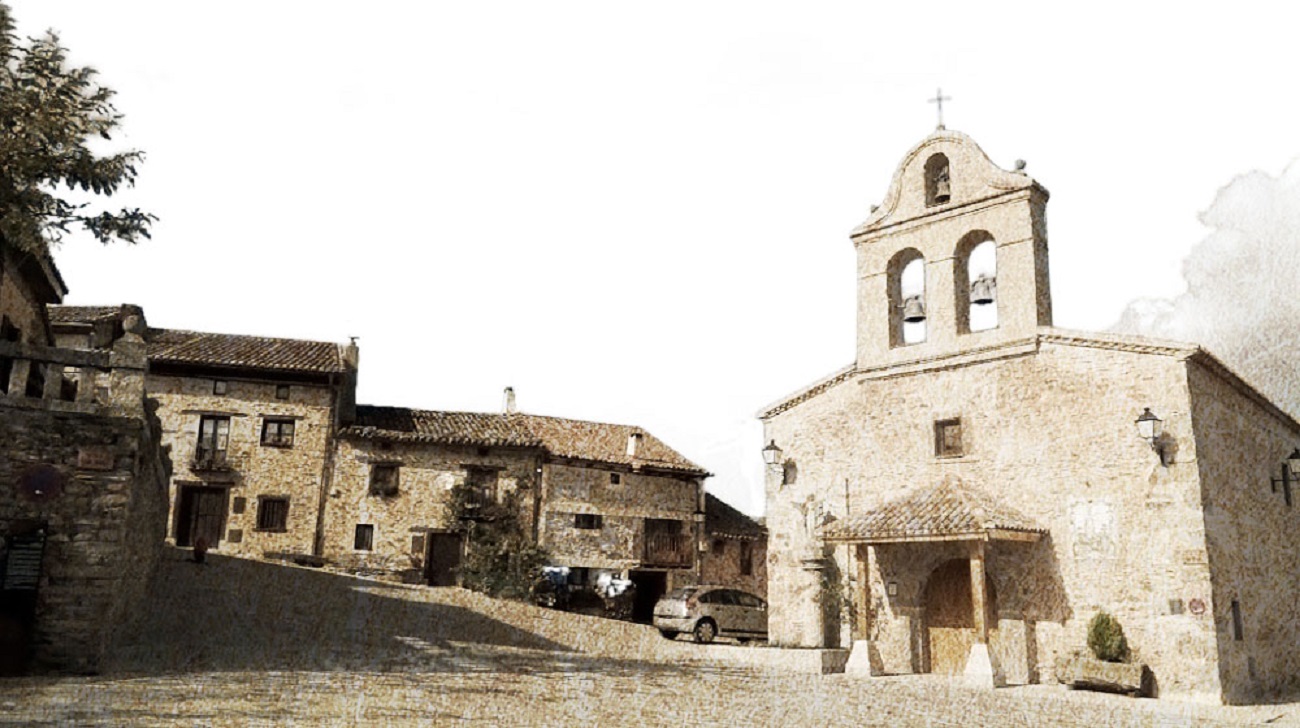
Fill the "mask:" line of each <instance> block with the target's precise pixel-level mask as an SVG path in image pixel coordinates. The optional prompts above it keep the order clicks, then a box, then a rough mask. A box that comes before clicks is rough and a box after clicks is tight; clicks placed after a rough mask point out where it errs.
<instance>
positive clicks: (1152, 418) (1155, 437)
mask: <svg viewBox="0 0 1300 728" xmlns="http://www.w3.org/2000/svg"><path fill="white" fill-rule="evenodd" d="M1133 424H1135V425H1137V430H1138V437H1140V438H1142V439H1143V440H1146V441H1147V442H1149V443H1151V449H1152V450H1155V451H1156V454H1158V455H1159V456H1160V464H1161V465H1168V464H1169V463H1167V462H1165V448H1164V445H1163V444H1162V441H1161V439H1160V436H1161V435H1163V434H1164V427H1163V425H1164V422H1162V421H1161V420H1160V418H1159V417H1156V415H1155V413H1154V412H1152V411H1151V408H1150V407H1143V408H1142V414H1140V415H1138V418H1137V420H1135V421H1134V422H1133Z"/></svg>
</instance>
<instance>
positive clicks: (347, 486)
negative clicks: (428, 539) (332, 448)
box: [323, 437, 540, 580]
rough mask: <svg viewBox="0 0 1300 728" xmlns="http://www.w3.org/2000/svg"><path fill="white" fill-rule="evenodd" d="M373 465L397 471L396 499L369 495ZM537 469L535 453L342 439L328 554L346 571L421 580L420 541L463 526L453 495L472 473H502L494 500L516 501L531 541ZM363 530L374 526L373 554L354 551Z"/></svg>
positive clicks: (328, 509)
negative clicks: (359, 528) (476, 470)
mask: <svg viewBox="0 0 1300 728" xmlns="http://www.w3.org/2000/svg"><path fill="white" fill-rule="evenodd" d="M376 463H386V464H396V465H398V466H399V470H398V474H399V475H398V477H399V483H398V490H397V493H396V494H395V495H372V494H371V493H370V473H371V469H372V467H373V465H374V464H376ZM539 465H540V452H538V451H536V450H525V449H516V448H496V447H493V448H486V447H485V448H479V447H468V446H449V445H437V444H430V443H404V442H391V441H385V440H373V439H366V438H360V437H342V438H339V439H338V445H337V451H336V454H335V457H334V473H333V477H332V478H331V486H330V492H329V497H328V499H327V501H326V506H325V544H324V554H323V555H324V557H325V558H326V560H328V561H330V562H331V563H335V564H339V565H341V566H343V567H345V568H351V569H364V570H367V571H375V572H386V573H389V574H395V575H402V576H403V577H405V578H407V579H408V580H418V578H419V575H420V573H421V570H422V569H423V567H424V558H425V554H424V537H423V534H425V533H427V532H429V531H435V532H450V531H456V530H458V529H459V528H460V526H461V524H459V523H457V522H456V521H455V520H454V519H453V517H452V514H451V512H450V509H449V508H448V495H449V493H450V491H451V489H452V488H453V487H455V486H457V485H459V484H462V483H464V482H465V479H466V477H467V473H468V471H467V468H485V469H490V470H495V471H497V481H496V486H497V487H496V496H497V497H498V498H501V499H504V498H507V497H509V496H511V495H512V494H513V495H516V496H517V502H519V504H520V509H521V510H520V521H521V523H522V524H523V527H524V529H525V530H526V531H527V532H528V533H529V534H530V535H531V532H532V521H533V509H534V507H535V505H534V497H533V496H534V494H535V493H536V488H535V483H536V481H537V476H536V472H537V469H538V467H539ZM358 524H370V525H373V526H374V540H373V548H372V549H371V550H369V551H359V550H357V549H355V548H353V547H354V546H355V535H356V527H357V525H358Z"/></svg>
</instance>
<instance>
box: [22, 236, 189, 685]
mask: <svg viewBox="0 0 1300 728" xmlns="http://www.w3.org/2000/svg"><path fill="white" fill-rule="evenodd" d="M64 292H65V287H64V284H63V281H62V279H61V278H60V276H59V274H58V270H57V269H56V268H55V267H54V263H53V261H52V260H50V258H49V257H48V256H44V255H30V254H26V253H19V252H17V251H15V250H13V249H11V248H10V247H9V246H7V245H5V244H4V243H3V242H2V241H0V334H2V335H0V443H2V445H0V674H12V673H16V672H22V671H24V670H26V669H29V667H31V666H35V667H37V668H38V669H61V670H67V671H74V672H96V671H98V670H99V669H101V667H102V666H103V664H104V662H105V660H106V659H107V658H108V657H109V656H110V652H111V650H112V647H113V643H114V640H115V638H116V637H117V635H118V634H119V632H120V630H121V629H122V628H124V627H125V626H126V625H128V624H129V623H130V621H131V619H132V617H133V615H135V614H136V613H138V611H139V608H140V605H141V603H142V600H143V599H144V596H145V588H146V586H147V584H148V582H149V579H150V576H151V574H152V572H153V569H154V567H155V566H156V564H157V562H158V558H159V556H160V553H161V547H162V534H163V524H164V523H165V520H166V483H167V477H168V467H169V463H168V461H167V456H166V453H165V451H164V449H163V448H162V447H161V445H160V425H159V422H158V420H157V418H156V417H155V416H154V415H153V413H152V411H151V407H150V405H149V404H148V402H147V401H146V398H145V390H144V375H145V368H146V359H145V344H144V340H143V338H142V336H141V334H142V333H143V332H144V330H145V322H144V318H143V316H142V315H141V314H140V312H139V311H138V310H134V309H127V310H125V311H124V312H123V313H124V316H123V322H124V327H123V333H122V336H121V337H120V338H119V339H118V341H117V342H116V343H114V344H113V346H112V347H111V349H107V350H103V351H95V352H90V351H77V350H73V349H68V348H63V347H58V346H54V345H53V344H54V341H53V339H52V336H51V328H50V325H49V321H48V318H47V315H46V306H47V305H48V304H53V303H57V302H58V301H59V300H61V299H62V296H63V295H64Z"/></svg>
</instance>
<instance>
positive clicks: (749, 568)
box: [740, 541, 754, 576]
mask: <svg viewBox="0 0 1300 728" xmlns="http://www.w3.org/2000/svg"><path fill="white" fill-rule="evenodd" d="M740 575H741V576H753V575H754V544H753V543H751V542H749V541H741V542H740Z"/></svg>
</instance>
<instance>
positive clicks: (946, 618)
mask: <svg viewBox="0 0 1300 728" xmlns="http://www.w3.org/2000/svg"><path fill="white" fill-rule="evenodd" d="M925 630H926V644H927V647H928V648H929V650H928V651H929V657H930V670H929V671H930V672H932V673H935V674H938V675H959V674H961V673H962V672H963V671H964V670H965V669H966V659H967V657H969V655H970V646H971V644H972V643H973V642H974V641H975V615H974V613H973V612H972V611H971V594H970V562H969V561H967V560H966V559H953V560H952V561H947V562H945V563H943V564H941V565H940V566H939V567H938V568H937V569H935V570H934V572H933V573H931V574H930V581H929V583H928V584H926V587H925Z"/></svg>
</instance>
